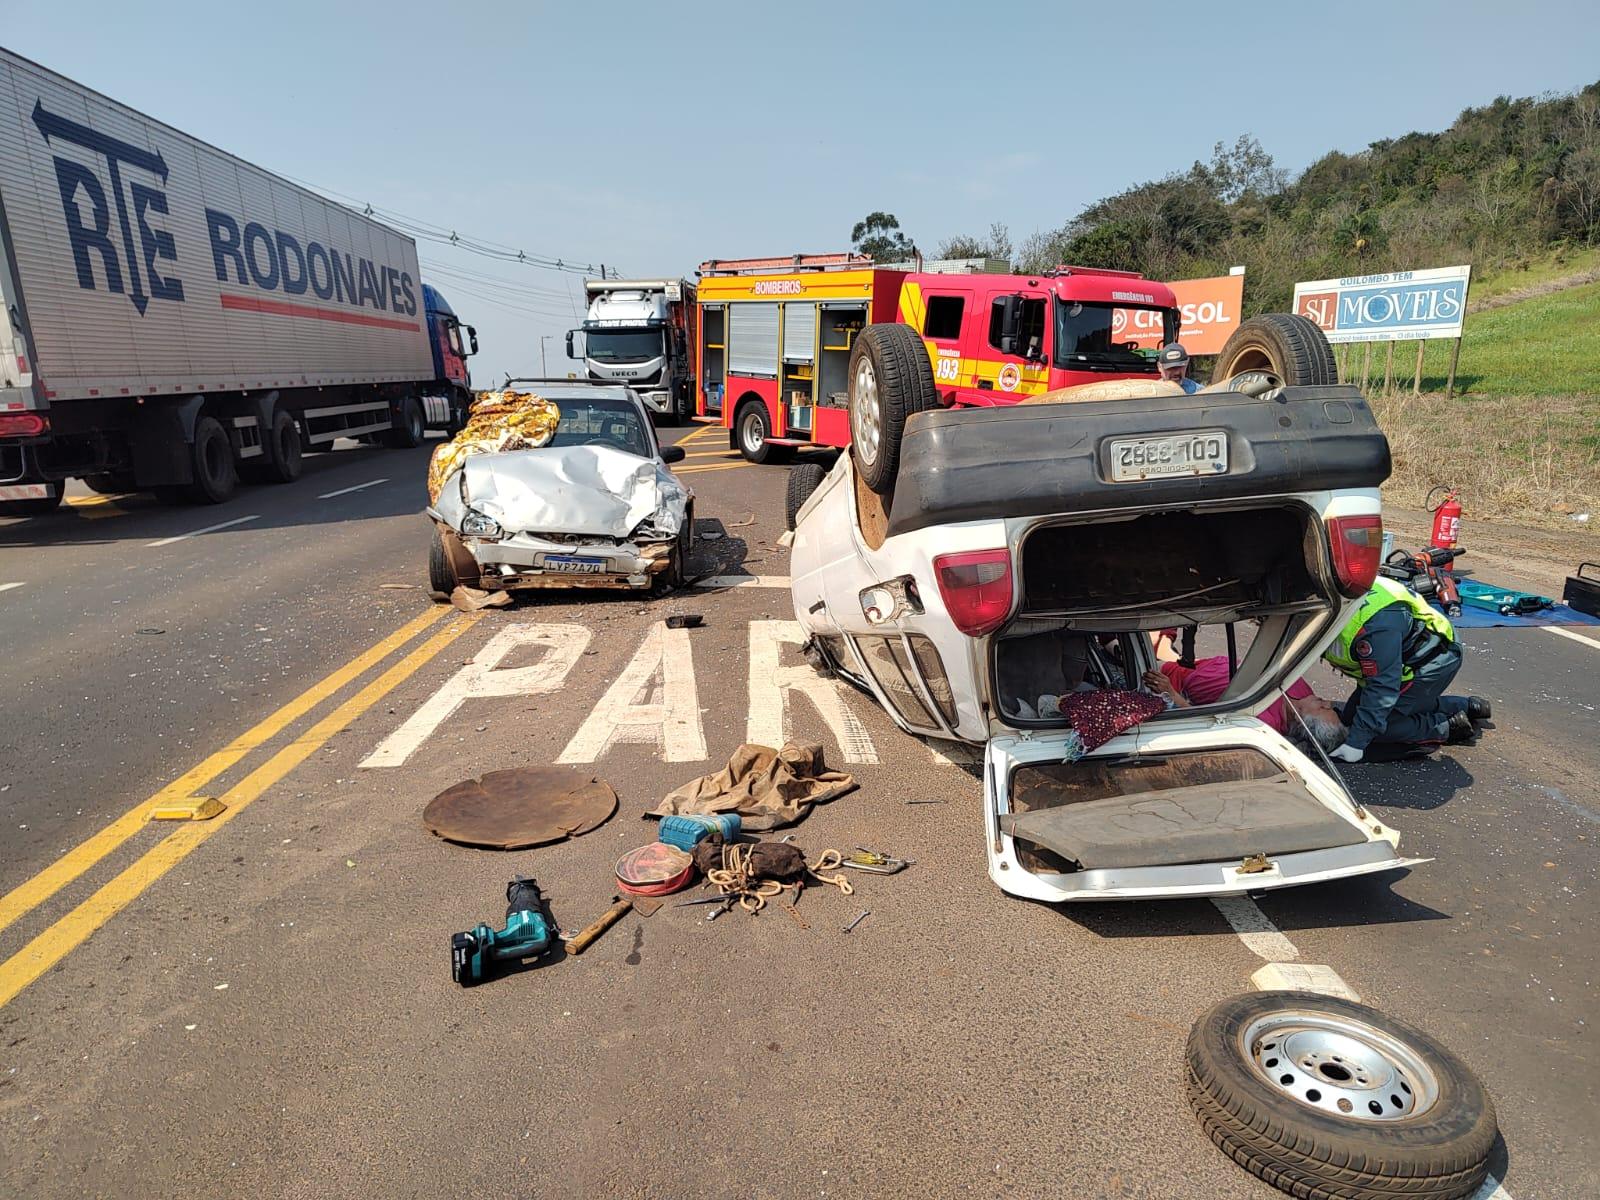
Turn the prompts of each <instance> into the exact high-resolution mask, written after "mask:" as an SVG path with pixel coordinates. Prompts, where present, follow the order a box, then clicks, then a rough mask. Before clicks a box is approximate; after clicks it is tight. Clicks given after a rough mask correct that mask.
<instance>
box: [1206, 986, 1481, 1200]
mask: <svg viewBox="0 0 1600 1200" xmlns="http://www.w3.org/2000/svg"><path fill="white" fill-rule="evenodd" d="M1188 1081H1189V1101H1190V1103H1191V1104H1192V1105H1193V1106H1194V1110H1195V1112H1196V1114H1197V1115H1198V1116H1199V1117H1200V1124H1201V1125H1202V1126H1203V1127H1204V1129H1205V1131H1206V1133H1207V1134H1208V1135H1209V1136H1210V1138H1211V1140H1212V1141H1213V1142H1215V1143H1216V1144H1217V1146H1218V1147H1220V1148H1221V1149H1222V1151H1223V1153H1225V1154H1227V1155H1228V1157H1230V1158H1232V1159H1233V1160H1234V1161H1235V1162H1237V1163H1238V1164H1239V1165H1240V1166H1242V1167H1244V1168H1245V1170H1247V1171H1249V1172H1250V1173H1251V1174H1252V1175H1256V1176H1258V1177H1260V1178H1262V1179H1264V1180H1266V1181H1267V1182H1268V1183H1270V1184H1272V1185H1273V1186H1274V1187H1278V1188H1281V1189H1283V1190H1284V1191H1286V1192H1289V1193H1290V1194H1291V1195H1294V1196H1300V1197H1306V1198H1309V1200H1334V1198H1337V1200H1394V1198H1395V1197H1398V1196H1406V1197H1427V1198H1430V1200H1455V1198H1456V1197H1464V1196H1470V1195H1472V1194H1473V1193H1474V1192H1476V1191H1477V1189H1478V1188H1479V1187H1480V1186H1481V1185H1482V1183H1483V1179H1484V1176H1485V1174H1486V1173H1487V1172H1488V1158H1489V1152H1490V1149H1491V1148H1492V1147H1493V1145H1494V1140H1495V1135H1496V1131H1497V1125H1496V1122H1495V1112H1494V1104H1493V1102H1492V1101H1491V1100H1490V1099H1489V1095H1488V1093H1487V1092H1485V1091H1484V1089H1483V1085H1482V1084H1480V1083H1479V1082H1478V1080H1477V1079H1476V1078H1475V1077H1474V1076H1473V1075H1472V1073H1471V1072H1470V1071H1468V1070H1467V1068H1466V1067H1465V1066H1464V1065H1463V1064H1462V1062H1461V1061H1460V1060H1459V1059H1458V1058H1456V1057H1455V1055H1453V1054H1451V1053H1450V1052H1449V1051H1448V1050H1446V1049H1445V1048H1444V1047H1442V1046H1440V1045H1439V1044H1438V1043H1436V1042H1435V1041H1433V1039H1432V1038H1430V1037H1428V1036H1427V1035H1426V1034H1424V1033H1422V1032H1421V1031H1420V1030H1416V1029H1413V1028H1411V1026H1409V1025H1405V1024H1403V1023H1401V1022H1400V1021H1396V1020H1395V1019H1394V1018H1392V1017H1387V1016H1385V1015H1384V1014H1383V1013H1380V1012H1378V1011H1376V1010H1375V1009H1371V1008H1368V1007H1367V1006H1366V1005H1363V1004H1354V1003H1352V1002H1350V1001H1348V1000H1341V999H1337V998H1335V997H1332V996H1322V995H1318V994H1316V993H1314V992H1251V993H1249V994H1246V995H1241V996H1233V997H1231V998H1229V999H1227V1000H1224V1001H1222V1003H1220V1004H1218V1005H1216V1006H1215V1007H1214V1008H1212V1009H1211V1010H1210V1011H1209V1012H1207V1013H1206V1014H1205V1015H1204V1016H1202V1017H1201V1018H1200V1019H1199V1020H1198V1021H1197V1022H1195V1025H1194V1028H1193V1029H1192V1030H1191V1031H1190V1033H1189V1047H1188Z"/></svg>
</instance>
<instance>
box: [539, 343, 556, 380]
mask: <svg viewBox="0 0 1600 1200" xmlns="http://www.w3.org/2000/svg"><path fill="white" fill-rule="evenodd" d="M554 336H555V335H554V334H549V333H541V334H540V335H539V375H540V376H541V377H542V378H544V379H549V378H550V368H549V367H547V366H545V362H544V344H545V343H546V342H548V341H549V340H550V339H551V338H552V337H554Z"/></svg>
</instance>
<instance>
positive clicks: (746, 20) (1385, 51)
mask: <svg viewBox="0 0 1600 1200" xmlns="http://www.w3.org/2000/svg"><path fill="white" fill-rule="evenodd" d="M1595 15H1596V14H1595V9H1594V6H1593V4H1592V0H1591V2H1589V3H1581V2H1570V3H1568V2H1562V3H1554V2H1553V3H1524V4H1521V5H1517V6H1508V5H1505V4H1503V3H1500V4H1491V3H1481V2H1458V3H1453V4H1448V3H1395V2H1393V0H1389V2H1387V3H1364V2H1357V3H1345V4H1339V5H1333V4H1323V5H1311V4H1300V3H1295V4H1285V3H1275V4H1237V5H1227V4H1208V5H1199V4H1182V5H1180V4H1167V3H1160V2H1154V0H1146V2H1145V3H1142V4H1141V3H1134V4H1115V5H1112V4H1097V5H1093V6H1088V5H1078V4H1066V3H1056V4H1029V3H1017V4H998V5H995V4H971V3H967V4H956V3H948V4H947V3H942V2H936V0H922V2H919V3H908V4H903V5H901V4H896V5H890V4H872V3H858V4H855V5H850V4H843V5H841V4H832V5H826V4H824V5H817V4H809V5H805V4H803V5H794V4H788V5H784V6H782V7H781V9H780V7H779V6H777V5H767V4H749V3H746V4H723V3H720V2H719V3H701V2H699V0H690V2H687V3H680V4H662V3H649V4H636V3H609V4H608V3H598V2H595V0H590V2H588V3H581V4H575V3H568V4H561V5H550V4H528V3H523V4H513V3H507V4H490V5H468V4H447V3H443V2H437V3H431V4H417V3H412V2H410V0H395V2H393V3H387V4H365V5H357V4H353V3H342V2H340V0H333V2H331V3H330V2H326V0H325V2H323V3H319V4H302V3H297V2H293V0H280V2H277V3H273V4H219V3H214V2H213V3H207V4H191V3H163V4H157V5H142V4H127V3H124V2H122V0H118V2H117V3H106V2H104V0H78V2H77V3H73V4H66V3H62V0H48V2H43V3H41V2H38V0H0V42H3V43H4V44H5V45H6V46H7V47H8V48H10V49H12V50H14V51H16V52H18V53H20V54H23V55H26V56H28V57H30V58H33V59H35V60H36V61H38V62H40V63H42V64H44V65H45V66H47V67H50V68H52V69H53V70H56V71H59V72H61V73H62V74H64V75H67V76H69V77H71V78H73V79H76V80H78V81H80V82H82V83H85V84H87V85H89V86H90V87H93V88H96V89H97V90H99V91H102V92H105V93H106V94H108V95H110V96H111V97H113V98H115V99H117V100H120V101H122V102H123V103H126V104H129V105H132V106H133V107H135V108H138V109H141V110H142V111H144V112H147V113H150V114H151V115H153V116H156V117H159V118H161V119H162V120H164V121H167V122H169V123H170V124H173V125H176V126H177V127H178V128H180V129H183V130H185V131H186V132H189V133H192V134H194V135H195V136H197V137H200V138H203V139H205V140H206V141H209V142H213V143H215V144H216V145H218V146H221V147H223V148H224V149H226V150H230V151H232V152H233V153H235V154H238V155H240V156H241V157H243V158H246V159H249V160H251V161H253V162H255V163H258V164H260V165H261V166H263V167H265V168H267V169H268V170H272V171H276V172H279V173H281V174H285V175H289V176H292V177H294V178H297V179H300V180H305V181H309V182H311V183H314V184H316V185H317V186H319V187H321V188H324V189H331V190H333V191H336V192H340V193H345V194H348V195H350V196H355V197H360V198H362V199H364V200H370V202H371V203H372V204H374V205H376V206H379V207H383V208H387V209H391V210H394V211H398V212H401V213H406V214H409V215H411V216H415V217H420V218H423V219H424V220H427V221H429V222H432V223H435V224H438V225H442V226H448V227H451V228H455V229H458V230H460V231H461V232H463V233H468V234H472V235H475V236H477V237H480V238H485V239H489V240H493V241H496V242H503V243H507V244H511V245H515V246H518V247H522V248H524V249H526V250H529V251H532V252H537V253H542V254H549V255H557V256H562V257H568V258H575V259H578V260H580V261H585V262H588V261H593V262H602V261H603V262H606V263H608V264H609V263H615V264H619V265H620V266H621V267H622V268H623V269H624V270H625V271H626V272H628V273H630V274H634V275H670V274H684V275H692V272H693V269H694V267H695V266H696V265H697V264H698V263H700V262H701V261H702V260H703V259H706V258H710V257H724V258H726V257H735V256H739V255H747V254H772V253H791V252H794V251H798V250H808V251H818V250H832V249H841V248H843V247H844V246H845V244H846V241H847V239H848V236H849V232H850V227H851V225H852V224H853V223H854V222H855V221H856V220H858V219H859V218H860V217H862V216H863V215H865V214H866V213H867V212H868V211H870V210H872V209H878V208H882V209H887V210H889V211H891V212H894V213H896V214H897V215H898V216H899V218H900V221H901V224H902V225H903V227H904V228H905V229H906V230H907V232H908V233H909V234H910V235H911V236H912V237H914V238H915V239H916V240H917V242H918V243H919V244H920V245H922V246H924V247H927V248H930V249H931V248H932V246H933V245H934V244H935V243H936V242H937V241H938V240H939V239H940V238H943V237H945V236H948V235H950V234H954V233H964V232H971V233H981V232H983V231H984V230H986V229H987V227H988V225H989V223H990V222H991V221H997V220H998V221H1004V222H1006V223H1007V224H1008V225H1009V226H1010V227H1011V232H1012V236H1013V238H1014V239H1015V240H1017V241H1020V240H1021V239H1022V237H1024V236H1025V235H1026V234H1028V233H1029V232H1031V231H1032V230H1034V229H1049V228H1055V227H1057V226H1059V225H1061V224H1062V223H1063V222H1065V221H1066V220H1068V219H1069V218H1071V217H1072V216H1073V215H1074V214H1076V213H1077V212H1078V210H1079V209H1081V208H1082V207H1083V206H1084V205H1085V204H1088V203H1090V202H1092V201H1094V200H1095V199H1098V198H1099V197H1101V196H1103V195H1106V194H1108V193H1110V192H1115V191H1119V190H1121V189H1122V188H1124V187H1127V186H1129V185H1131V184H1134V183H1138V182H1141V181H1143V180H1146V179H1150V178H1153V177H1156V176H1160V175H1163V174H1166V173H1167V172H1169V171H1173V170H1180V169H1183V168H1186V167H1187V166H1188V165H1189V164H1190V163H1191V162H1193V161H1194V160H1195V159H1196V158H1203V157H1206V156H1207V155H1209V153H1210V150H1211V147H1212V144H1213V143H1214V142H1216V141H1218V140H1227V141H1231V140H1232V139H1233V138H1235V137H1236V136H1237V135H1239V134H1240V133H1252V134H1254V135H1255V136H1257V137H1258V138H1260V140H1261V142H1262V143H1263V145H1264V146H1265V147H1266V148H1267V150H1268V151H1269V152H1270V153H1271V154H1272V155H1273V156H1274V157H1275V158H1276V159H1277V160H1278V162H1279V163H1280V165H1282V166H1285V167H1287V168H1289V169H1290V170H1294V171H1298V170H1299V169H1300V168H1302V167H1304V166H1305V165H1306V164H1307V163H1309V162H1310V161H1312V160H1313V159H1315V158H1316V157H1317V156H1319V155H1320V154H1322V153H1323V152H1325V151H1327V150H1329V149H1332V148H1339V149H1343V150H1359V149H1361V148H1363V147H1364V146H1366V145H1367V144H1368V143H1369V142H1371V141H1374V140H1376V139H1378V138H1384V137H1393V136H1396V135H1399V134H1402V133H1405V132H1408V131H1410V130H1413V129H1422V130H1435V129H1440V128H1443V127H1444V126H1446V125H1448V124H1449V123H1450V122H1451V120H1453V119H1454V117H1455V116H1456V115H1457V114H1458V113H1459V112H1460V111H1461V109H1463V108H1466V107H1469V106H1472V105H1477V104H1482V103H1485V102H1487V101H1489V100H1491V99H1492V98H1493V97H1494V96H1496V95H1498V94H1510V95H1515V96H1522V95H1530V94H1536V93H1540V92H1545V91H1552V90H1559V91H1565V90H1570V89H1572V88H1575V87H1579V86H1582V85H1584V84H1587V83H1591V82H1593V81H1594V80H1595V79H1596V78H1597V77H1600V22H1597V21H1596V20H1595ZM421 249H422V258H423V262H424V267H425V270H424V275H426V274H427V270H426V266H427V264H428V263H429V262H430V261H431V262H433V263H436V264H441V265H443V266H445V267H446V268H447V269H455V270H460V269H463V268H464V269H466V270H469V271H475V272H478V273H480V274H486V275H495V276H500V277H502V278H507V279H511V280H513V281H516V282H519V283H520V284H521V286H523V287H524V288H530V289H535V290H533V291H521V292H514V293H513V292H509V291H506V290H503V289H501V288H499V287H497V286H494V285H485V284H482V283H481V282H479V283H477V284H476V285H469V284H466V283H463V282H462V281H461V279H460V277H459V276H457V277H456V280H455V281H454V282H452V281H451V280H449V279H446V278H445V277H444V276H443V275H438V276H436V277H435V282H437V283H439V284H440V285H441V290H443V291H444V292H445V294H446V295H447V296H449V297H451V299H452V303H453V304H454V305H455V307H456V309H457V311H458V312H460V313H461V314H462V315H463V316H464V317H465V318H466V319H467V320H469V321H471V322H472V323H474V324H476V325H477V327H478V330H479V333H480V335H481V338H482V342H483V350H484V353H483V355H482V357H481V358H479V359H478V360H476V362H475V364H474V369H475V371H476V372H477V375H478V382H479V383H480V385H482V384H486V383H489V382H492V381H494V380H498V378H499V377H500V375H501V374H502V373H503V372H505V371H507V370H514V371H521V372H528V371H530V370H531V371H533V372H535V373H536V372H537V371H538V369H539V336H540V335H541V334H545V335H554V340H552V341H551V342H549V343H548V347H549V354H550V355H551V358H550V362H549V365H550V368H551V370H552V373H563V374H564V373H565V370H566V366H567V364H566V360H565V358H564V357H563V350H562V346H561V337H560V335H562V334H563V333H564V332H565V330H566V329H568V328H569V327H570V326H572V325H573V324H574V320H573V309H572V306H571V301H570V299H566V298H565V297H567V296H568V295H569V283H570V284H571V285H574V288H573V290H576V291H577V292H578V293H579V294H580V295H581V286H579V284H578V279H577V278H576V277H567V276H563V275H560V274H556V273H553V272H548V271H540V270H533V269H528V268H524V267H519V266H516V265H513V264H507V263H494V262H489V261H487V260H483V259H478V258H475V257H473V256H471V255H468V254H466V253H464V252H461V251H459V250H454V249H448V248H443V247H437V246H428V245H423V246H422V248H421ZM472 291H477V292H478V294H477V295H474V294H471V293H472ZM491 301H498V302H500V303H499V304H496V303H492V302H491ZM508 303H510V304H515V305H517V306H518V308H529V309H532V310H535V311H531V312H526V311H518V309H517V308H512V307H507V306H506V305H507V304H508Z"/></svg>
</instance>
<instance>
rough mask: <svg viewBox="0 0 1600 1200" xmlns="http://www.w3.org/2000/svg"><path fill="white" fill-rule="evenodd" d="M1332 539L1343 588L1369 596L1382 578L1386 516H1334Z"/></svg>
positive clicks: (1330, 524)
mask: <svg viewBox="0 0 1600 1200" xmlns="http://www.w3.org/2000/svg"><path fill="white" fill-rule="evenodd" d="M1328 539H1329V541H1331V542H1332V543H1333V573H1334V574H1335V575H1337V576H1338V577H1339V590H1340V591H1341V592H1343V593H1344V594H1345V595H1347V596H1362V595H1365V594H1366V592H1367V589H1369V588H1370V587H1372V583H1373V581H1374V580H1375V579H1377V578H1378V560H1379V559H1380V558H1381V557H1382V555H1383V518H1382V517H1330V518H1329V520H1328Z"/></svg>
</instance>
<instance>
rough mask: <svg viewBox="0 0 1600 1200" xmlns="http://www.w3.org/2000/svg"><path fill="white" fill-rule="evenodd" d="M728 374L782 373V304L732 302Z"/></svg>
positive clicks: (729, 314)
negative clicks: (779, 335)
mask: <svg viewBox="0 0 1600 1200" xmlns="http://www.w3.org/2000/svg"><path fill="white" fill-rule="evenodd" d="M728 374H730V375H758V376H763V377H766V378H775V377H776V376H777V374H778V305H777V303H776V302H773V303H771V304H765V303H762V304H730V305H728Z"/></svg>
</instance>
